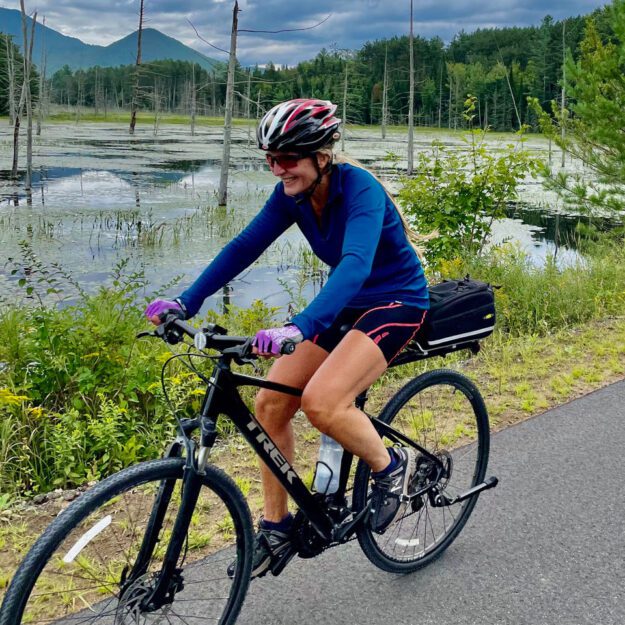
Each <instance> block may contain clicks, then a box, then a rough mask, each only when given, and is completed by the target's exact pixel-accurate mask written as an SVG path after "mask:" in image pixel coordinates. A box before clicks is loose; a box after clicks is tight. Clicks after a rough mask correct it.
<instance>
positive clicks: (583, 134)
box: [533, 0, 625, 211]
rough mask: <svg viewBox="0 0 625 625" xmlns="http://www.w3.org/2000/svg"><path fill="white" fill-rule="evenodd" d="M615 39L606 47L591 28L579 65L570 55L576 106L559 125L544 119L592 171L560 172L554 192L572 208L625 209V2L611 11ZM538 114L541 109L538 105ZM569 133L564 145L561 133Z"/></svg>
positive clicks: (561, 115)
mask: <svg viewBox="0 0 625 625" xmlns="http://www.w3.org/2000/svg"><path fill="white" fill-rule="evenodd" d="M610 12H611V19H610V23H611V26H612V37H611V38H610V40H608V41H603V40H602V37H601V35H600V33H599V30H598V29H597V25H596V23H595V20H594V19H592V18H591V19H589V20H588V22H587V25H586V29H585V34H584V39H583V41H582V43H581V46H580V57H579V58H578V60H577V61H574V60H573V57H572V56H571V55H570V54H569V55H568V58H567V62H566V76H567V84H566V89H567V93H568V97H569V98H570V104H569V107H568V109H565V110H564V112H561V111H560V110H559V108H558V106H559V105H558V103H557V102H554V103H553V104H552V107H553V119H551V118H550V117H549V116H548V115H547V114H546V113H545V112H542V114H541V124H542V127H543V130H544V132H545V133H546V134H547V135H548V136H550V137H552V138H553V140H554V141H555V142H556V143H557V144H558V145H559V146H560V147H561V148H563V149H565V150H567V151H568V152H569V153H570V154H571V155H572V156H573V157H575V158H577V159H579V160H580V161H581V162H582V163H583V164H584V165H585V167H586V170H587V171H586V172H581V173H574V174H570V173H566V172H559V173H558V174H556V175H553V174H552V175H551V176H550V181H551V186H552V187H553V188H554V189H556V190H558V191H559V192H560V193H561V194H562V195H563V197H564V198H565V200H566V201H567V202H568V203H570V204H575V205H577V206H580V207H585V208H587V209H588V210H589V211H591V210H592V209H593V208H598V207H600V208H614V209H622V208H625V135H624V134H623V132H622V129H623V128H625V106H624V104H625V0H614V2H613V3H612V5H611V6H610ZM533 106H534V108H535V109H536V110H540V109H539V107H538V103H537V102H536V101H534V102H533ZM563 126H565V127H566V136H565V138H564V139H563V138H562V135H561V134H560V129H561V128H562V127H563ZM588 174H590V178H591V179H590V180H588V179H587V178H588V177H589V176H588Z"/></svg>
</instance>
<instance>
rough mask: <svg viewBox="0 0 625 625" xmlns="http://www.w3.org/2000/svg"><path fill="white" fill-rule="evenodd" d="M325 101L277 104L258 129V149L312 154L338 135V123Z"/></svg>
mask: <svg viewBox="0 0 625 625" xmlns="http://www.w3.org/2000/svg"><path fill="white" fill-rule="evenodd" d="M335 111H336V104H332V102H330V101H329V100H312V99H305V98H300V99H297V100H288V101H287V102H282V103H281V104H277V105H276V106H274V107H273V108H272V109H271V110H269V111H268V112H267V113H265V115H264V117H263V118H262V119H261V121H260V124H259V125H258V130H257V138H258V147H259V148H260V149H261V150H272V151H276V152H299V153H300V154H301V153H306V152H315V151H316V150H319V149H320V148H323V147H325V146H327V145H331V144H332V143H334V141H336V140H337V139H338V138H339V137H340V136H341V135H340V133H339V132H338V127H339V125H340V123H341V120H340V119H338V117H335V116H334V112H335Z"/></svg>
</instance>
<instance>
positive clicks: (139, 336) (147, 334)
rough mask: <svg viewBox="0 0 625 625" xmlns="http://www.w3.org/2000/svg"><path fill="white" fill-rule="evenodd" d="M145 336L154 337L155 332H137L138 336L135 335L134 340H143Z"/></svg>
mask: <svg viewBox="0 0 625 625" xmlns="http://www.w3.org/2000/svg"><path fill="white" fill-rule="evenodd" d="M146 336H156V332H150V331H149V330H144V331H143V332H139V334H137V335H136V336H135V338H137V339H143V338H145V337H146Z"/></svg>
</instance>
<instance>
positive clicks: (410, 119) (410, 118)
mask: <svg viewBox="0 0 625 625" xmlns="http://www.w3.org/2000/svg"><path fill="white" fill-rule="evenodd" d="M412 3H413V0H410V38H409V41H410V88H409V95H408V166H407V168H406V173H407V174H408V175H409V176H410V175H412V170H413V167H414V164H413V163H414V32H413V24H412Z"/></svg>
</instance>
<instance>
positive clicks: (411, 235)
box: [317, 145, 431, 261]
mask: <svg viewBox="0 0 625 625" xmlns="http://www.w3.org/2000/svg"><path fill="white" fill-rule="evenodd" d="M317 154H324V155H325V156H327V157H328V158H329V159H330V163H347V164H348V165H352V166H353V167H358V168H359V169H364V170H365V171H366V172H368V173H370V174H371V175H372V176H373V177H374V178H375V179H376V180H377V181H378V182H379V183H380V185H381V186H382V188H383V189H384V192H385V193H386V195H387V197H388V199H389V200H390V201H391V203H392V204H393V206H394V207H395V210H396V211H397V214H398V215H399V218H400V219H401V223H402V226H403V228H404V232H405V234H406V237H407V239H408V242H409V243H410V245H412V247H413V248H414V251H415V252H416V253H417V256H418V257H419V260H421V261H423V248H422V247H421V244H422V243H423V242H424V241H428V240H429V239H430V238H431V237H429V236H423V235H420V234H417V233H416V232H415V231H414V230H413V229H412V228H411V226H410V224H409V223H408V220H407V219H406V216H405V215H404V213H403V211H402V210H401V208H399V205H398V204H397V202H396V201H395V198H394V197H393V195H392V194H391V192H390V191H389V189H388V187H387V186H386V184H385V183H384V182H383V181H382V180H381V179H380V178H379V176H377V175H376V174H374V173H373V172H372V171H371V170H370V169H368V168H367V167H365V166H364V165H363V164H362V163H361V162H360V161H358V160H356V159H355V158H351V157H350V156H347V155H346V154H344V153H341V154H337V153H336V152H334V150H333V149H332V145H328V146H326V147H323V148H320V149H319V150H317Z"/></svg>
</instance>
